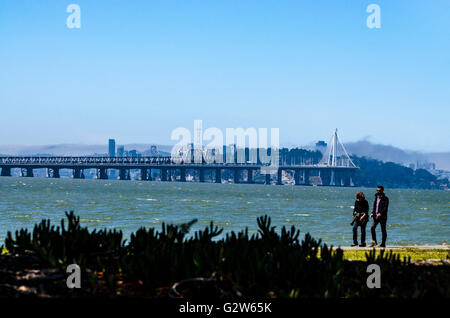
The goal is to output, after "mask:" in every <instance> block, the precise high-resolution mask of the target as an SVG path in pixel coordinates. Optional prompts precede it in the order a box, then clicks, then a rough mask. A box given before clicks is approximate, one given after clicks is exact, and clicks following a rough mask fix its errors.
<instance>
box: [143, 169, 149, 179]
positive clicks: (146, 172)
mask: <svg viewBox="0 0 450 318" xmlns="http://www.w3.org/2000/svg"><path fill="white" fill-rule="evenodd" d="M147 179H148V171H147V169H141V181H146V180H147Z"/></svg>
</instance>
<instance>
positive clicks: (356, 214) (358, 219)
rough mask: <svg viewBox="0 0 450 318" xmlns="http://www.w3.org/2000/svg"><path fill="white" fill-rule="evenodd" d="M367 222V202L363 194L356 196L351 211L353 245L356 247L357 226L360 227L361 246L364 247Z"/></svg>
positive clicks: (359, 193)
mask: <svg viewBox="0 0 450 318" xmlns="http://www.w3.org/2000/svg"><path fill="white" fill-rule="evenodd" d="M368 220H369V202H367V200H366V196H365V195H364V193H363V192H358V193H357V194H356V201H355V208H354V209H353V222H352V223H353V224H352V225H353V245H352V246H358V226H360V227H361V245H359V246H360V247H364V246H366V225H367V221H368Z"/></svg>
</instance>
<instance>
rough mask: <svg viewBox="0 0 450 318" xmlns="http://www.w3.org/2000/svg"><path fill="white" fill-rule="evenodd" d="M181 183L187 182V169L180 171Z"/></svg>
mask: <svg viewBox="0 0 450 318" xmlns="http://www.w3.org/2000/svg"><path fill="white" fill-rule="evenodd" d="M180 181H181V182H186V168H181V169H180Z"/></svg>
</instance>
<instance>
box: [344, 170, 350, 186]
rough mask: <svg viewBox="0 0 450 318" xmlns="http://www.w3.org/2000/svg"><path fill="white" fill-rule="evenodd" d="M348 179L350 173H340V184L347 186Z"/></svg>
mask: <svg viewBox="0 0 450 318" xmlns="http://www.w3.org/2000/svg"><path fill="white" fill-rule="evenodd" d="M350 180H351V177H350V174H349V173H348V172H343V173H342V185H343V186H344V187H349V186H350Z"/></svg>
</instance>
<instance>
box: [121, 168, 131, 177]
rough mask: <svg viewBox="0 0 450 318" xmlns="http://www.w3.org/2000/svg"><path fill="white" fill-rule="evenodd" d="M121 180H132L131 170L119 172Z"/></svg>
mask: <svg viewBox="0 0 450 318" xmlns="http://www.w3.org/2000/svg"><path fill="white" fill-rule="evenodd" d="M119 180H130V170H129V169H125V168H121V169H120V170H119Z"/></svg>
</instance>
